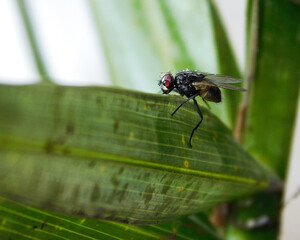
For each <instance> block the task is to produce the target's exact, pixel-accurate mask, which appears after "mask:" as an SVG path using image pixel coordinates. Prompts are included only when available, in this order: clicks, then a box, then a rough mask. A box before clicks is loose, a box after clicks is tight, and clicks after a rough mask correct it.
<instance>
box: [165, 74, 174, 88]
mask: <svg viewBox="0 0 300 240" xmlns="http://www.w3.org/2000/svg"><path fill="white" fill-rule="evenodd" d="M172 81H173V79H172V77H171V75H170V74H167V75H165V76H164V81H163V84H164V86H165V87H167V88H169V87H171V85H172Z"/></svg>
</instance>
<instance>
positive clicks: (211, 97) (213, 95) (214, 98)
mask: <svg viewBox="0 0 300 240" xmlns="http://www.w3.org/2000/svg"><path fill="white" fill-rule="evenodd" d="M204 99H205V100H207V101H211V102H216V103H218V102H221V101H222V97H221V90H220V89H219V88H218V87H213V86H211V87H209V89H208V91H207V94H206V95H205V98H204Z"/></svg>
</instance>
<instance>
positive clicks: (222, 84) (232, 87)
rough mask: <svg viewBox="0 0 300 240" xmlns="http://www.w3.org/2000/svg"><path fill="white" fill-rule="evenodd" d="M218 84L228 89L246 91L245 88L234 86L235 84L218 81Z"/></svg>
mask: <svg viewBox="0 0 300 240" xmlns="http://www.w3.org/2000/svg"><path fill="white" fill-rule="evenodd" d="M216 85H217V86H218V87H220V88H226V89H230V90H235V91H246V89H245V88H241V87H237V86H233V85H230V84H226V83H217V84H216Z"/></svg>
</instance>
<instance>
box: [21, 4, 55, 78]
mask: <svg viewBox="0 0 300 240" xmlns="http://www.w3.org/2000/svg"><path fill="white" fill-rule="evenodd" d="M17 5H18V8H19V11H20V14H21V18H22V20H23V24H24V28H25V30H26V33H27V37H28V40H29V43H30V46H31V51H32V54H33V57H34V60H35V65H36V68H37V71H38V73H39V75H40V77H41V81H42V82H50V79H49V75H48V72H47V69H46V66H45V64H44V61H43V59H42V56H41V51H40V49H39V46H38V43H37V39H36V36H35V33H34V30H33V26H32V22H31V20H30V17H29V11H28V7H27V6H26V3H25V1H24V0H17Z"/></svg>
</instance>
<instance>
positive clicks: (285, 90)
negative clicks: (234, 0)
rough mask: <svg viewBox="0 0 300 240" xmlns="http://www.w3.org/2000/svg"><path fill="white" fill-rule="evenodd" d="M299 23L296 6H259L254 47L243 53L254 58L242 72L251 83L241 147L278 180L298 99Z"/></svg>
mask: <svg viewBox="0 0 300 240" xmlns="http://www.w3.org/2000/svg"><path fill="white" fill-rule="evenodd" d="M251 12H252V11H250V12H249V13H250V14H251ZM248 19H249V20H251V18H250V17H249V18H248ZM299 22H300V6H299V5H297V4H295V3H293V2H290V1H278V0H266V1H259V16H258V26H257V27H258V32H257V34H258V36H257V39H258V46H257V47H256V48H252V49H248V51H250V53H249V55H250V56H251V54H252V55H253V54H254V56H256V57H257V59H255V61H254V64H255V66H252V67H251V69H249V71H250V72H249V73H248V75H249V76H252V78H253V77H254V78H253V82H252V83H251V89H249V92H250V95H249V98H248V99H247V101H248V102H249V103H250V104H248V105H249V109H248V115H247V119H246V123H245V144H246V147H247V149H248V150H249V151H250V152H251V153H253V154H254V155H255V156H256V157H257V158H258V159H259V160H260V161H262V162H264V163H266V164H268V165H269V166H270V167H272V168H273V169H274V171H276V172H277V173H278V174H279V175H280V176H281V177H284V175H285V171H286V166H287V160H288V156H289V151H290V145H291V136H292V131H293V128H294V118H295V112H296V105H297V101H298V96H299V83H300V81H299V80H300V69H299V62H300V54H299V52H300V44H299ZM251 24H254V23H250V24H248V25H249V27H248V29H250V28H251ZM248 31H249V30H248ZM248 44H251V43H248ZM256 50H257V51H258V52H257V55H256V52H255V51H256ZM251 51H252V52H251ZM253 69H256V71H254V70H253Z"/></svg>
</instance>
